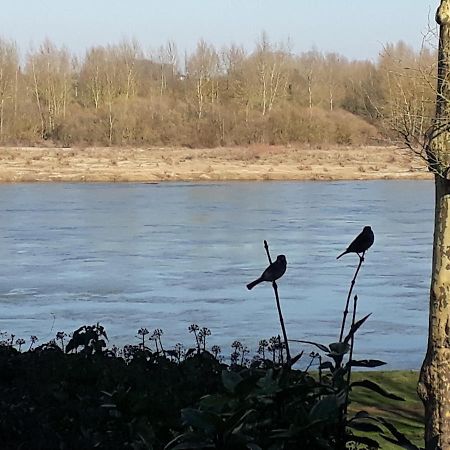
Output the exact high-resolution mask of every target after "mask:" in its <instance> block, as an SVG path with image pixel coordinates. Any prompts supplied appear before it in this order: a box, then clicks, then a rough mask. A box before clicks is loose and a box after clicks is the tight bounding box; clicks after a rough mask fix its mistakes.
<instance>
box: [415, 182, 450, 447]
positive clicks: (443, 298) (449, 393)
mask: <svg viewBox="0 0 450 450" xmlns="http://www.w3.org/2000/svg"><path fill="white" fill-rule="evenodd" d="M435 186H436V206H435V227H434V243H433V266H432V279H431V289H430V317H429V335H428V350H427V355H426V357H425V360H424V362H423V365H422V370H421V374H420V382H419V388H418V392H419V395H420V397H421V399H422V401H423V403H424V406H425V422H426V423H425V445H426V449H427V450H428V449H435V448H436V449H450V305H449V303H448V302H449V300H450V270H449V268H450V182H449V181H448V180H445V179H443V178H441V177H440V176H439V175H436V180H435Z"/></svg>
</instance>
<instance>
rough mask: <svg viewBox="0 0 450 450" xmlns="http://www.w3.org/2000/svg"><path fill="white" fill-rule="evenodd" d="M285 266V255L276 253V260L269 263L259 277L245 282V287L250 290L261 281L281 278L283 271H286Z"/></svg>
mask: <svg viewBox="0 0 450 450" xmlns="http://www.w3.org/2000/svg"><path fill="white" fill-rule="evenodd" d="M286 266H287V261H286V256H284V255H278V256H277V259H276V261H274V262H273V263H272V264H270V265H269V267H267V269H266V270H265V271H264V272H263V273H262V275H261V276H260V277H259V278H257V279H256V280H255V281H252V282H251V283H249V284H247V289H248V290H249V291H250V290H251V289H253V288H254V287H255V286H256V285H257V284H259V283H262V282H263V281H272V282H273V281H275V280H278V278H281V277H282V276H283V275H284V272H286Z"/></svg>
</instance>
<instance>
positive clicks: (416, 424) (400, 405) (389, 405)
mask: <svg viewBox="0 0 450 450" xmlns="http://www.w3.org/2000/svg"><path fill="white" fill-rule="evenodd" d="M352 377H353V379H354V380H361V379H363V378H367V379H369V380H372V381H374V382H376V383H378V384H379V385H381V386H383V387H384V388H385V389H386V390H387V391H390V392H395V393H396V394H398V395H400V396H401V397H403V398H404V399H405V401H404V402H398V401H395V400H390V399H388V398H382V399H380V396H379V395H377V394H375V393H374V392H372V391H370V390H367V389H359V390H354V391H353V392H352V393H351V400H352V402H353V403H352V404H351V408H350V409H351V410H353V411H357V410H361V409H363V410H366V411H368V412H369V413H371V414H374V415H379V416H382V417H384V418H386V419H388V420H389V421H390V422H392V423H393V424H395V425H396V427H397V428H398V429H399V430H400V431H402V433H404V434H405V435H406V436H408V438H409V439H410V440H411V441H413V442H414V443H415V444H416V445H417V446H423V433H424V421H423V420H424V417H423V404H422V402H421V400H420V399H419V397H418V395H417V391H416V387H417V382H418V380H419V372H418V371H412V370H392V371H370V372H354V373H353V375H352ZM372 436H373V434H372ZM382 448H383V449H389V450H390V449H398V448H399V447H398V446H394V445H391V444H389V443H387V442H386V443H384V444H383V447H382Z"/></svg>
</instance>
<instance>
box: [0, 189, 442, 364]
mask: <svg viewBox="0 0 450 450" xmlns="http://www.w3.org/2000/svg"><path fill="white" fill-rule="evenodd" d="M0 208H1V211H2V217H1V221H0V257H1V261H2V262H3V264H2V269H1V271H0V329H1V330H7V331H9V332H14V333H15V334H16V335H18V336H22V337H28V336H29V335H30V334H36V335H38V337H39V338H40V341H41V342H42V341H43V340H45V339H49V338H51V337H54V334H55V333H56V331H59V330H65V331H67V332H68V331H72V330H73V329H75V328H77V327H79V326H80V325H83V324H86V323H94V322H97V321H100V322H101V323H102V324H103V325H104V326H105V327H106V329H107V331H108V332H109V336H110V338H111V341H113V342H114V343H117V344H121V343H130V342H133V341H136V342H137V340H136V339H135V335H136V331H137V329H138V328H140V327H141V326H145V327H147V328H149V329H153V328H163V329H164V331H165V335H164V339H165V341H166V345H170V344H174V343H176V342H179V341H181V342H184V343H186V344H190V340H191V338H192V337H191V336H190V335H189V334H188V332H187V327H188V326H189V324H191V323H198V324H199V325H200V326H208V327H209V328H211V330H212V333H213V334H212V336H211V340H210V343H211V344H215V343H217V344H220V345H221V346H222V348H223V349H224V350H225V352H226V353H227V354H228V353H229V351H228V349H229V345H230V344H231V342H232V341H233V340H235V339H240V340H241V341H242V342H244V343H245V344H246V345H248V346H249V347H251V348H255V347H256V346H257V342H258V340H259V339H260V338H266V337H270V336H271V335H274V334H278V333H279V328H278V322H277V313H276V310H275V307H274V300H273V293H272V291H271V287H270V285H267V284H266V285H260V286H258V287H256V288H255V289H254V290H253V291H251V292H249V291H247V289H246V288H245V285H246V283H248V282H249V281H251V280H253V279H254V278H255V277H257V276H258V275H260V273H261V271H262V270H263V269H264V268H265V266H266V265H267V260H266V256H265V252H264V248H263V245H262V242H263V240H264V239H267V240H268V241H269V244H270V247H271V250H272V252H273V255H274V256H275V255H276V254H279V253H284V254H286V255H287V260H288V270H287V272H286V275H285V276H284V277H283V279H282V280H280V283H279V287H280V293H281V298H282V306H283V310H284V314H285V319H286V326H287V329H288V333H289V335H290V337H292V338H295V339H310V340H316V341H319V342H324V343H329V342H332V341H333V340H335V339H336V338H337V336H338V335H339V322H340V318H341V314H342V309H343V306H344V302H345V297H346V292H347V287H348V283H349V282H350V279H351V277H352V275H353V270H354V269H353V267H354V266H355V265H356V263H357V257H356V256H355V255H346V256H344V257H343V258H342V259H341V260H339V261H336V256H337V255H338V254H339V253H340V252H341V251H342V250H343V249H345V247H346V246H347V245H348V243H349V242H350V241H351V240H352V239H353V237H354V236H356V234H358V233H359V232H360V231H361V229H362V227H363V226H364V225H371V226H372V228H373V230H374V232H375V244H374V246H373V247H372V248H371V249H370V251H369V253H368V255H367V258H366V263H365V265H364V267H363V269H362V272H361V275H360V278H359V280H358V283H357V286H356V288H355V293H357V294H358V296H359V298H360V311H359V313H360V315H363V314H366V313H368V312H373V314H372V316H371V317H370V319H369V320H368V321H367V322H366V324H365V325H364V327H363V328H362V329H361V332H360V339H359V340H358V341H357V347H356V356H357V357H363V356H364V357H371V358H380V359H384V360H385V361H388V362H389V363H390V365H389V366H388V367H389V368H418V367H419V365H420V362H421V360H422V358H423V355H424V351H425V347H426V327H427V320H428V319H427V307H428V303H427V301H428V300H427V295H428V292H427V291H428V285H429V275H430V269H431V267H430V264H431V241H432V226H433V224H432V220H433V187H432V182H427V181H365V182H265V183H255V182H253V183H215V184H212V183H209V184H206V183H205V184H193V183H191V184H188V183H167V184H158V185H146V184H41V185H40V184H33V185H30V184H21V185H2V186H0ZM53 317H55V321H54V324H53ZM52 327H53V328H52ZM297 345H298V344H297ZM294 350H296V349H294ZM308 350H309V349H308Z"/></svg>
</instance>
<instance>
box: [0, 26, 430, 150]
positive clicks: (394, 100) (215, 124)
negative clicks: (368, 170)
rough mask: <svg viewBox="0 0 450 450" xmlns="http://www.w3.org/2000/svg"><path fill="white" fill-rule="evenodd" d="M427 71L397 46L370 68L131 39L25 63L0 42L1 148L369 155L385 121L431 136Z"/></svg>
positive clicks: (423, 59) (282, 50)
mask: <svg viewBox="0 0 450 450" xmlns="http://www.w3.org/2000/svg"><path fill="white" fill-rule="evenodd" d="M435 61H436V52H435V51H434V50H433V49H429V48H425V47H424V48H422V49H421V50H419V51H416V50H414V49H412V48H411V47H409V46H407V45H406V44H404V43H403V42H399V43H396V44H388V45H386V46H385V47H384V48H383V49H382V50H381V52H380V55H379V57H378V59H377V60H376V61H369V60H349V59H347V58H345V57H343V56H341V55H338V54H336V53H326V54H324V53H321V52H319V51H317V50H311V51H308V52H305V53H301V54H295V53H293V52H292V51H291V49H290V46H289V43H272V42H270V40H269V39H268V37H267V35H266V34H265V33H262V34H261V36H260V38H259V40H258V42H257V43H256V44H255V47H254V49H253V50H252V51H246V50H245V49H244V48H243V47H241V46H238V45H230V46H228V47H223V48H221V49H217V48H215V47H214V46H213V45H211V44H208V43H207V42H206V41H204V40H200V41H199V42H198V44H197V47H196V49H195V50H194V51H193V52H192V53H190V54H185V55H180V53H179V51H178V50H177V47H176V45H175V44H174V43H173V42H170V41H169V42H167V43H166V44H165V45H163V46H161V47H160V48H158V49H157V50H155V51H152V52H144V51H143V50H142V48H141V46H140V44H139V43H138V42H136V41H127V40H125V41H122V42H120V43H119V44H114V45H107V46H95V47H91V48H89V49H88V50H87V51H86V52H85V54H84V56H83V57H79V56H76V55H75V54H73V53H71V52H70V51H69V50H68V49H67V48H65V47H58V46H57V45H55V44H54V43H52V42H51V41H50V40H46V41H44V42H43V43H42V44H41V45H40V46H39V48H37V49H34V50H30V51H28V52H27V53H26V54H22V52H21V51H20V50H19V48H18V46H17V44H16V43H15V42H12V41H9V40H7V39H0V144H2V145H50V144H55V145H62V146H74V145H82V146H83V145H89V146H90V145H106V146H113V145H118V146H126V145H162V146H170V145H182V146H190V147H214V146H220V145H247V144H252V143H261V142H264V143H268V144H287V143H291V142H299V143H305V144H310V145H320V144H342V145H352V144H354V145H361V144H370V143H374V141H375V140H376V139H378V138H379V137H380V135H381V136H384V137H390V133H389V131H386V130H387V127H384V126H383V123H384V122H386V119H388V121H389V123H390V127H389V128H391V129H392V128H394V129H396V130H397V131H400V132H401V131H402V129H403V128H405V129H407V130H410V129H411V126H412V127H413V128H414V129H416V131H422V130H424V129H425V128H426V127H428V126H429V122H430V117H431V116H432V108H433V102H434V95H435V81H434V79H435V78H436V77H435V66H436V64H435ZM408 120H409V121H410V123H405V121H408ZM402 127H403V128H402Z"/></svg>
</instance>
